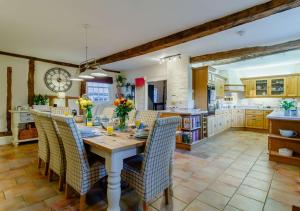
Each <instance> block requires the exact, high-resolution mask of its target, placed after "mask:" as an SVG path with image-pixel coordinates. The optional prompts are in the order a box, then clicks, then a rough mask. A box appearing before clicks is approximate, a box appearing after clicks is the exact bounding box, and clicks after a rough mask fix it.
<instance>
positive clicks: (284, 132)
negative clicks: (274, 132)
mask: <svg viewBox="0 0 300 211" xmlns="http://www.w3.org/2000/svg"><path fill="white" fill-rule="evenodd" d="M279 132H280V135H282V136H284V137H288V138H289V137H294V136H296V135H297V132H295V131H293V130H283V129H279Z"/></svg>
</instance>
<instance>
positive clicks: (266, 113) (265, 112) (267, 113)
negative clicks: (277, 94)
mask: <svg viewBox="0 0 300 211" xmlns="http://www.w3.org/2000/svg"><path fill="white" fill-rule="evenodd" d="M272 112H273V111H269V110H267V111H264V116H267V115H269V114H270V113H272Z"/></svg>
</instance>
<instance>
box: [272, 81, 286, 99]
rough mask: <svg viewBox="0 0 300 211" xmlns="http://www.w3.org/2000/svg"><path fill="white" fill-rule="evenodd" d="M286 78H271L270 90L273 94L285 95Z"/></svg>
mask: <svg viewBox="0 0 300 211" xmlns="http://www.w3.org/2000/svg"><path fill="white" fill-rule="evenodd" d="M285 88H286V87H285V78H272V79H270V90H269V93H270V95H271V96H284V95H285V92H286V90H285Z"/></svg>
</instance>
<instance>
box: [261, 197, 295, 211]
mask: <svg viewBox="0 0 300 211" xmlns="http://www.w3.org/2000/svg"><path fill="white" fill-rule="evenodd" d="M264 211H292V206H290V205H286V204H283V203H280V202H278V201H275V200H273V199H270V198H267V200H266V204H265V207H264Z"/></svg>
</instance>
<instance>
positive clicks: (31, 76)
mask: <svg viewBox="0 0 300 211" xmlns="http://www.w3.org/2000/svg"><path fill="white" fill-rule="evenodd" d="M34 72H35V61H34V60H33V59H30V60H29V69H28V81H27V87H28V105H29V106H32V105H33V98H34Z"/></svg>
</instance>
